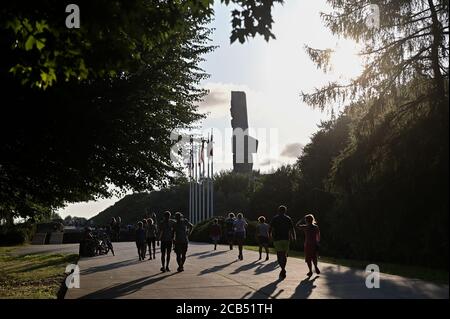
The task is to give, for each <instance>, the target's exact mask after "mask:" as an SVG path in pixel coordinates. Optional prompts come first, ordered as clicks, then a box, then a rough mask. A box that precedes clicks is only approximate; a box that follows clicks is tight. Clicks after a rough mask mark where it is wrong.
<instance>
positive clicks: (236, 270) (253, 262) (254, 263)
mask: <svg viewBox="0 0 450 319" xmlns="http://www.w3.org/2000/svg"><path fill="white" fill-rule="evenodd" d="M258 265H259V264H258V263H257V261H256V260H255V261H252V262H251V263H250V264H245V265H242V266H240V267H238V268H236V269H235V270H233V272H231V273H230V274H231V275H235V274H238V273H240V272H241V271H246V270H250V269H252V268H255V267H257V266H258Z"/></svg>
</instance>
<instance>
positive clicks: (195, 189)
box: [192, 145, 198, 224]
mask: <svg viewBox="0 0 450 319" xmlns="http://www.w3.org/2000/svg"><path fill="white" fill-rule="evenodd" d="M195 150H196V149H195V145H194V154H193V155H192V156H193V158H194V219H195V223H196V224H197V223H198V208H197V205H198V200H197V194H198V187H197V176H198V171H197V163H196V160H195V159H196V157H197V154H196V152H195Z"/></svg>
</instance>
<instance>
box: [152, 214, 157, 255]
mask: <svg viewBox="0 0 450 319" xmlns="http://www.w3.org/2000/svg"><path fill="white" fill-rule="evenodd" d="M152 219H153V223H154V224H155V227H156V246H158V247H159V227H158V225H159V222H158V217H157V216H156V214H155V213H152Z"/></svg>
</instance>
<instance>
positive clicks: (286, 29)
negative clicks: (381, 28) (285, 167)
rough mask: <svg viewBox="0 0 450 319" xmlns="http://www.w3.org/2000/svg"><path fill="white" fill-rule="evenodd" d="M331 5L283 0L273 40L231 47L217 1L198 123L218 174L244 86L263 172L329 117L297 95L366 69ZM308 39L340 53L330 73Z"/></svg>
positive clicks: (71, 208) (76, 207)
mask: <svg viewBox="0 0 450 319" xmlns="http://www.w3.org/2000/svg"><path fill="white" fill-rule="evenodd" d="M216 2H219V1H216ZM329 11H330V9H329V7H328V6H327V5H326V3H325V0H314V1H286V3H285V4H284V5H283V6H276V7H275V9H274V11H273V20H274V21H275V24H274V25H273V29H272V32H273V33H274V34H275V36H276V40H270V41H269V42H265V41H264V39H263V38H261V37H258V38H255V39H250V40H249V41H248V42H246V43H245V44H240V43H234V44H233V45H230V41H229V37H230V34H231V22H230V20H231V16H230V8H229V7H228V8H227V7H226V6H224V5H220V4H217V5H216V6H215V20H214V22H213V23H212V27H213V28H215V29H216V30H215V32H214V34H213V35H212V40H213V43H212V44H213V45H219V48H218V49H216V50H215V51H214V52H212V53H210V54H208V55H207V56H205V59H206V61H205V62H204V63H203V65H202V67H203V68H204V70H205V71H206V72H207V73H209V74H210V75H211V77H210V78H209V79H208V80H206V81H204V83H202V86H204V87H205V88H207V89H209V90H210V94H209V95H208V96H207V97H206V99H205V101H204V102H203V103H202V104H201V105H200V110H201V111H203V112H208V117H207V118H206V119H205V120H204V121H203V123H201V125H202V127H203V129H204V131H205V132H209V131H210V129H211V128H214V134H215V171H216V172H217V171H218V170H222V169H230V168H232V163H231V161H230V157H229V154H230V151H231V149H230V150H228V149H229V148H230V147H231V146H230V144H229V141H228V140H229V137H228V136H226V132H225V130H226V129H229V128H230V126H231V124H230V120H231V116H230V100H231V91H232V90H239V91H245V92H246V95H247V109H248V121H249V126H250V128H252V129H254V130H255V132H254V133H253V134H252V135H253V136H254V137H256V138H258V140H259V141H260V145H259V146H260V147H259V150H258V154H257V157H255V158H254V163H255V164H254V168H255V169H260V170H261V171H263V172H267V171H270V170H272V169H275V168H277V167H278V166H280V165H282V164H284V163H293V162H294V161H295V159H296V158H297V157H298V155H299V154H300V153H301V148H302V146H303V145H305V144H307V143H308V142H309V140H310V137H311V135H312V134H313V133H314V132H315V131H316V130H317V124H319V123H320V121H321V120H325V119H328V118H329V114H327V113H321V112H320V111H317V110H313V109H312V108H311V107H310V106H308V105H305V104H304V103H303V102H301V100H300V97H299V93H300V92H301V91H304V92H311V91H312V90H313V89H314V88H315V87H321V86H323V85H324V84H326V83H328V82H330V81H332V80H335V79H342V80H345V79H348V78H350V77H353V76H356V75H358V74H359V73H360V72H361V59H360V58H359V57H358V56H357V52H358V49H357V45H356V44H355V43H354V42H352V41H350V40H345V39H338V38H337V37H335V36H333V35H332V34H331V33H330V31H329V30H328V29H327V28H326V27H325V26H324V25H323V21H322V20H321V18H320V15H319V14H320V12H329ZM305 45H308V46H310V47H312V48H318V49H326V48H331V49H333V50H335V51H336V52H335V54H334V56H333V59H332V63H333V71H332V72H331V73H330V74H327V75H324V73H323V72H322V71H321V70H318V69H317V68H316V66H315V64H314V63H313V62H312V61H311V60H310V58H309V56H308V55H307V54H306V52H305V50H304V46H305ZM264 130H266V131H265V132H264ZM264 133H265V134H264ZM205 134H206V133H205ZM220 137H221V138H220ZM225 154H226V155H227V156H228V157H226V156H225ZM117 200H118V199H117V198H111V199H107V200H98V201H95V202H87V203H77V204H71V205H68V206H67V207H66V208H64V209H61V210H59V211H58V212H59V213H60V214H61V216H63V217H65V216H67V215H72V216H80V217H81V216H82V217H87V218H89V217H92V216H94V215H96V214H97V213H99V212H100V211H102V210H103V209H105V208H107V207H108V206H110V205H112V204H114V202H116V201H117Z"/></svg>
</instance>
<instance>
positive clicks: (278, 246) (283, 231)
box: [270, 205, 296, 279]
mask: <svg viewBox="0 0 450 319" xmlns="http://www.w3.org/2000/svg"><path fill="white" fill-rule="evenodd" d="M286 212H287V208H286V206H283V205H281V206H280V207H278V214H277V215H276V216H275V217H274V218H273V219H272V221H271V222H270V234H271V237H272V238H273V246H274V248H275V250H276V252H277V260H278V264H279V265H280V268H281V271H280V278H281V279H284V278H286V264H287V257H288V253H289V241H290V240H291V239H293V240H295V239H296V235H295V228H294V224H293V222H292V219H291V218H290V217H289V216H288V215H286Z"/></svg>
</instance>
